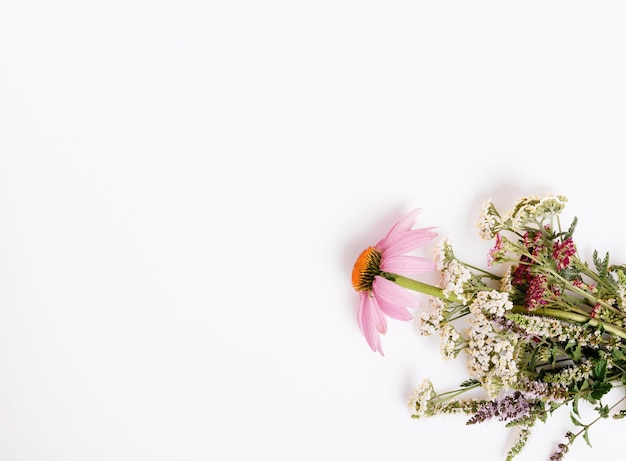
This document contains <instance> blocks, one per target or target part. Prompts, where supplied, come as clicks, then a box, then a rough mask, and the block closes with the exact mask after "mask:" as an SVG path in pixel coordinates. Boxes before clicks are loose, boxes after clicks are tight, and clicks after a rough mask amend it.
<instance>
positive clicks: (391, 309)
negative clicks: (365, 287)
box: [376, 296, 413, 321]
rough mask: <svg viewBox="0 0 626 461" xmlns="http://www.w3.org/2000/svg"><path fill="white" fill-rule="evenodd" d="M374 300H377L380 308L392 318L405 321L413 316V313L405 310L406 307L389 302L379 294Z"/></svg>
mask: <svg viewBox="0 0 626 461" xmlns="http://www.w3.org/2000/svg"><path fill="white" fill-rule="evenodd" d="M376 301H377V302H378V306H379V307H380V310H381V311H382V312H384V313H385V314H386V315H388V316H389V317H391V318H392V319H396V320H404V321H407V320H411V319H412V318H413V315H412V314H411V313H410V312H409V311H408V310H407V308H406V307H402V306H398V305H397V304H393V303H390V302H389V301H387V300H385V299H383V298H381V297H380V296H379V297H378V298H377V299H376Z"/></svg>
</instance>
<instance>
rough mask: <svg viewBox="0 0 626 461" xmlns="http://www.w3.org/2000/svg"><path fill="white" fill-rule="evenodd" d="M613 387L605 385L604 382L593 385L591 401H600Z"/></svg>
mask: <svg viewBox="0 0 626 461" xmlns="http://www.w3.org/2000/svg"><path fill="white" fill-rule="evenodd" d="M612 387H613V386H612V385H611V383H606V382H598V383H593V386H591V389H592V391H591V398H593V399H600V398H601V397H602V396H603V395H604V394H607V393H608V392H609V391H610V390H611V388H612Z"/></svg>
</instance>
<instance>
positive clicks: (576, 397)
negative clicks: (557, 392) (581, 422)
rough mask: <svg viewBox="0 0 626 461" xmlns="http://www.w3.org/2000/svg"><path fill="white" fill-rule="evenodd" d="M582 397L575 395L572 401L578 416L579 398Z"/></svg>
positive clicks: (573, 409)
mask: <svg viewBox="0 0 626 461" xmlns="http://www.w3.org/2000/svg"><path fill="white" fill-rule="evenodd" d="M579 399H580V397H579V396H578V395H577V396H575V397H574V400H573V401H572V411H573V412H574V413H575V414H576V416H580V413H578V400H579Z"/></svg>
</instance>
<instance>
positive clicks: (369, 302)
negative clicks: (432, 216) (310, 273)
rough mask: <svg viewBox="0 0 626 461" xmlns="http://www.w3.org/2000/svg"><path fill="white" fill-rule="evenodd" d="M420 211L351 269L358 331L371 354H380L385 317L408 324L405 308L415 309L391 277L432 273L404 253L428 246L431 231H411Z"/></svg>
mask: <svg viewBox="0 0 626 461" xmlns="http://www.w3.org/2000/svg"><path fill="white" fill-rule="evenodd" d="M420 211H421V210H420V209H417V210H413V211H412V212H410V213H409V214H407V215H406V216H405V217H404V218H402V219H401V220H400V221H398V222H397V223H396V224H395V225H394V226H393V227H392V228H391V229H390V230H389V232H388V233H387V235H386V236H385V238H383V239H382V240H381V241H380V242H378V243H377V244H376V246H371V247H368V248H366V249H365V250H364V251H363V252H362V253H361V254H360V255H359V257H358V258H357V260H356V262H355V263H354V268H353V269H352V286H353V287H354V289H355V290H356V291H357V292H358V293H359V297H360V298H361V300H360V303H359V308H358V311H357V320H358V323H359V327H360V328H361V331H362V332H363V335H365V339H367V342H368V344H369V345H370V347H371V348H372V350H373V351H378V352H380V354H381V355H384V354H383V350H382V347H381V344H380V335H379V333H380V334H385V333H386V331H387V320H386V318H385V315H387V316H389V317H391V318H394V319H397V320H411V319H412V318H413V315H412V314H411V313H410V312H409V311H408V310H407V309H406V308H407V307H417V306H419V300H418V299H417V298H416V297H415V296H413V295H412V294H410V293H408V292H407V291H406V290H405V289H404V288H402V287H401V286H399V285H396V284H395V283H394V282H393V281H392V280H393V278H394V277H393V276H394V275H415V274H421V273H424V272H428V271H431V270H433V269H435V263H434V262H433V261H430V260H427V259H425V258H420V257H418V256H407V255H406V253H409V252H410V251H413V250H415V249H416V248H418V247H420V246H422V245H424V244H426V243H428V242H430V241H431V240H432V239H433V238H434V237H435V236H436V235H437V234H435V233H434V232H432V231H431V229H433V228H432V227H430V228H424V229H413V225H414V224H415V219H416V218H417V215H418V214H419V212H420Z"/></svg>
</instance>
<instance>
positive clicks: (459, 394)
mask: <svg viewBox="0 0 626 461" xmlns="http://www.w3.org/2000/svg"><path fill="white" fill-rule="evenodd" d="M566 203H567V198H566V197H564V196H561V195H545V196H529V197H523V198H521V199H519V200H517V201H516V202H515V203H514V204H513V207H512V209H511V210H510V211H509V212H508V213H500V212H499V211H498V210H497V208H496V206H495V205H494V203H493V202H492V201H491V200H489V201H487V202H486V203H485V204H484V205H483V206H482V208H481V210H480V216H479V221H478V231H479V232H478V233H479V236H480V238H482V239H485V240H494V244H493V247H492V248H491V250H490V251H489V252H488V254H487V255H486V256H487V261H486V265H487V268H488V269H489V270H483V269H480V268H478V267H476V266H474V265H470V264H467V263H465V262H463V261H462V260H460V259H459V258H457V256H456V255H455V253H454V251H453V248H452V243H451V240H450V239H449V238H444V239H442V240H441V241H440V242H438V243H437V244H436V245H435V254H434V257H433V258H432V260H429V259H427V258H425V257H423V256H416V255H413V254H411V253H412V252H413V251H414V250H418V249H420V248H421V247H423V246H424V245H426V244H427V243H428V242H430V241H431V240H433V239H434V238H435V236H436V234H435V233H434V232H433V228H432V227H428V228H421V229H414V228H413V226H414V224H415V221H416V218H417V215H418V213H419V210H414V211H413V212H411V213H409V214H408V215H407V216H405V217H404V218H402V219H401V220H400V221H398V223H396V224H395V225H394V226H393V227H392V228H391V230H390V231H389V232H388V233H387V235H386V236H385V238H383V239H382V240H380V241H379V242H378V243H377V244H376V245H374V246H371V247H368V248H367V249H365V250H364V251H363V252H362V253H361V255H360V256H359V257H358V258H357V261H356V263H355V265H354V269H353V271H352V285H353V287H354V289H355V290H356V291H357V292H358V294H359V297H360V303H359V305H358V309H357V323H358V325H359V327H360V329H361V332H362V333H363V335H364V336H365V339H366V341H367V343H368V344H369V346H370V348H371V349H372V350H374V351H377V352H379V353H380V354H382V347H381V341H380V335H381V334H384V333H385V332H386V329H387V323H386V317H390V318H393V319H397V320H405V321H406V320H410V319H412V318H413V315H412V314H411V313H410V312H409V311H408V310H407V308H413V307H418V306H419V300H418V299H417V298H415V297H414V296H413V295H411V294H409V291H413V292H417V293H421V294H424V295H427V297H428V300H429V304H430V308H424V309H422V311H421V312H419V313H418V315H417V316H416V317H417V329H418V332H419V334H420V335H422V336H430V335H435V334H436V335H438V337H439V340H440V353H441V356H442V358H443V359H444V360H448V361H449V360H453V359H458V358H461V359H462V360H465V361H466V364H467V374H468V379H467V380H466V381H464V382H463V383H461V384H460V386H459V387H458V388H457V389H452V390H450V391H446V392H443V393H439V392H437V390H436V388H435V385H434V384H433V383H432V382H431V381H430V380H429V379H426V380H424V381H423V382H422V383H421V384H420V385H419V386H418V387H417V388H416V390H415V392H414V393H413V394H412V395H411V397H410V398H409V408H410V410H411V416H412V417H413V418H417V419H419V418H425V417H432V416H435V415H438V414H444V413H460V414H465V415H468V417H469V419H468V420H467V421H466V422H467V424H478V423H481V422H483V421H487V420H491V419H495V420H498V421H503V422H505V423H506V424H507V426H516V427H517V428H518V433H517V434H518V435H517V438H516V439H515V440H514V442H513V443H512V445H511V446H510V449H509V451H508V453H507V461H509V460H512V459H513V458H514V457H515V456H517V454H519V453H520V452H521V451H522V450H523V448H524V447H525V446H526V444H527V442H528V441H529V439H530V435H531V433H532V429H533V426H534V425H535V423H536V422H537V421H543V422H545V421H546V420H547V419H548V417H549V416H550V415H551V414H552V413H553V412H555V411H557V410H559V409H561V408H569V411H570V413H571V415H570V416H571V420H572V423H573V425H574V428H573V430H572V431H568V432H567V433H566V434H565V440H564V441H563V442H562V443H560V444H558V445H557V446H556V447H555V449H554V451H553V453H551V454H550V455H549V456H550V459H555V460H556V459H559V460H560V459H562V458H564V457H565V455H566V453H568V451H569V450H570V448H571V446H572V444H573V443H574V441H575V440H577V439H578V438H582V439H584V440H585V441H586V442H587V443H589V431H590V428H591V427H592V426H593V425H594V424H596V423H597V422H598V421H601V420H604V419H606V418H608V417H609V416H612V417H613V418H614V419H622V418H624V417H626V397H622V396H617V397H614V393H613V392H612V390H613V389H614V388H616V387H622V386H623V385H624V383H626V266H624V265H612V264H610V263H609V258H608V254H607V255H606V256H604V257H600V256H599V255H598V253H597V252H594V254H593V260H592V261H591V264H590V263H588V262H585V261H583V260H582V259H581V258H580V256H579V255H578V252H577V247H576V244H575V240H574V237H573V234H574V230H575V228H576V224H577V219H573V221H572V223H571V225H570V226H569V227H568V228H562V227H561V222H560V215H561V213H562V211H563V209H564V207H565V204H566ZM498 266H500V267H502V270H501V271H499V272H497V271H496V269H495V268H497V267H498ZM435 270H436V271H438V273H439V277H440V281H439V283H438V284H437V285H432V284H429V283H424V282H422V281H419V280H415V279H414V278H412V277H414V276H415V275H419V274H423V273H425V272H428V271H435ZM407 290H409V291H407ZM470 390H475V391H480V392H482V396H483V397H479V398H476V397H475V396H474V397H472V398H467V397H464V395H466V392H468V391H470ZM610 399H612V401H608V400H610ZM583 402H587V403H588V404H589V405H590V406H591V407H592V408H593V409H594V410H595V411H597V412H598V414H599V416H598V417H597V418H595V419H593V420H592V421H591V422H587V423H585V422H583V421H581V417H580V414H579V412H578V408H579V405H580V404H582V403H583Z"/></svg>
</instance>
